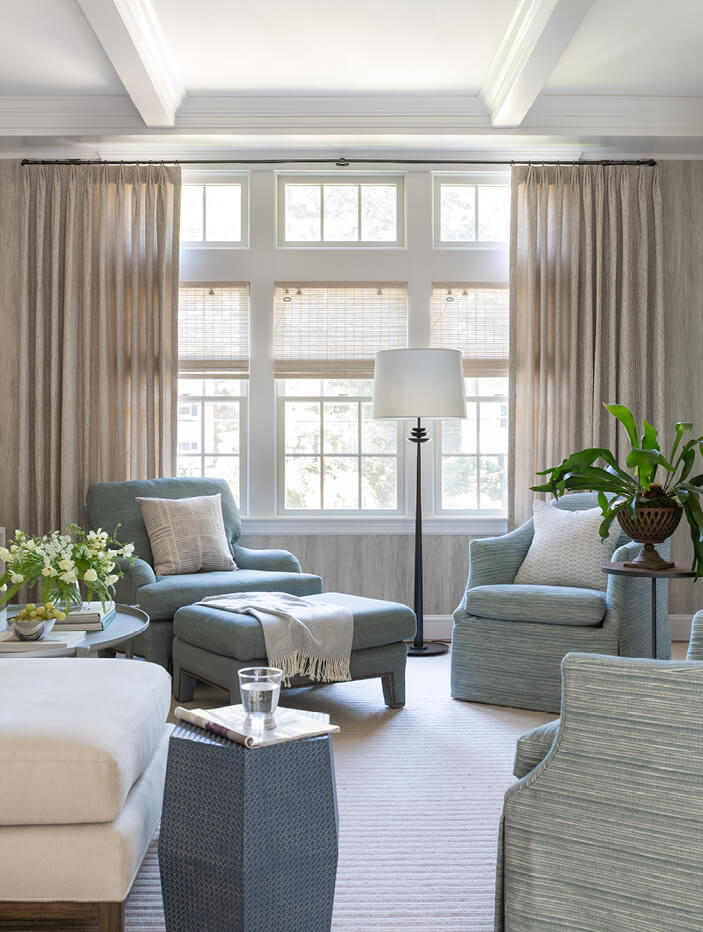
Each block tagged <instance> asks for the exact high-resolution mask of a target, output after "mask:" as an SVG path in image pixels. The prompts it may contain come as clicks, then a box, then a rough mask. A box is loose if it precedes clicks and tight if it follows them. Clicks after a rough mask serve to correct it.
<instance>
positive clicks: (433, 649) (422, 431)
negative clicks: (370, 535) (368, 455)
mask: <svg viewBox="0 0 703 932" xmlns="http://www.w3.org/2000/svg"><path fill="white" fill-rule="evenodd" d="M429 439H430V438H429V437H428V436H427V428H426V427H423V426H422V419H421V418H418V419H417V426H416V427H413V428H412V430H411V431H410V436H409V437H408V440H409V441H410V443H414V444H415V445H416V447H417V462H416V467H415V618H416V619H417V626H416V628H415V638H414V640H413V644H412V647H409V648H408V656H409V657H429V656H432V655H437V654H446V653H447V651H448V650H449V647H448V645H447V644H443V643H442V642H441V641H431V642H428V643H425V640H424V617H423V595H422V444H423V443H427V441H428V440H429Z"/></svg>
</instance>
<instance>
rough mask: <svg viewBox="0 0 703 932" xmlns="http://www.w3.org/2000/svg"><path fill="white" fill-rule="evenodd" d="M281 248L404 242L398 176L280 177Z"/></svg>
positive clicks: (401, 189) (401, 184)
mask: <svg viewBox="0 0 703 932" xmlns="http://www.w3.org/2000/svg"><path fill="white" fill-rule="evenodd" d="M277 196H278V245H279V246H307V247H308V248H309V247H311V246H315V247H317V246H325V247H329V246H332V247H334V246H367V247H375V248H378V247H383V246H403V245H405V187H404V178H403V176H402V175H395V176H393V175H379V176H376V177H372V176H367V175H352V176H349V175H344V176H340V175H339V174H337V175H334V176H306V175H279V176H278V194H277Z"/></svg>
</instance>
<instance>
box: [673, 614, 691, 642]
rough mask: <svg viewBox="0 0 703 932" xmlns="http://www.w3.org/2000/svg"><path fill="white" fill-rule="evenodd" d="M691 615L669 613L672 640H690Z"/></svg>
mask: <svg viewBox="0 0 703 932" xmlns="http://www.w3.org/2000/svg"><path fill="white" fill-rule="evenodd" d="M692 623H693V615H669V630H670V631H671V640H672V641H690V640H691V624H692Z"/></svg>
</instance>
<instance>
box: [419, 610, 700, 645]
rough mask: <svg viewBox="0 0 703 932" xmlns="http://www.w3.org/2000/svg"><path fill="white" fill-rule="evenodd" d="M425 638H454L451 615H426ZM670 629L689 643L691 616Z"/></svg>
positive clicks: (672, 618) (673, 621)
mask: <svg viewBox="0 0 703 932" xmlns="http://www.w3.org/2000/svg"><path fill="white" fill-rule="evenodd" d="M424 628H425V637H426V638H427V640H428V641H433V640H436V641H450V640H451V637H452V616H451V615H425V620H424ZM669 628H670V629H671V640H672V641H689V640H690V639H691V616H690V615H669Z"/></svg>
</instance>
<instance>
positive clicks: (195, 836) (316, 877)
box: [159, 725, 338, 932]
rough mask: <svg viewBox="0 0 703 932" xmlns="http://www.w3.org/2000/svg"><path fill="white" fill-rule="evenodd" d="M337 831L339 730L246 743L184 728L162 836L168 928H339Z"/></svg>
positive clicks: (214, 931) (173, 747)
mask: <svg viewBox="0 0 703 932" xmlns="http://www.w3.org/2000/svg"><path fill="white" fill-rule="evenodd" d="M337 837H338V815H337V797H336V790H335V779H334V762H333V758H332V742H331V740H330V737H329V735H324V736H321V737H317V738H307V739H300V740H298V741H289V742H286V743H285V744H276V745H272V746H271V747H263V748H245V747H243V746H242V745H239V744H236V743H234V742H232V741H228V740H227V739H225V738H219V737H217V736H215V735H212V734H210V733H209V732H205V731H203V730H201V729H199V728H196V727H194V726H190V725H188V726H186V725H180V726H178V727H177V728H176V729H175V731H174V733H173V736H172V737H171V741H170V746H169V756H168V765H167V769H166V785H165V790H164V803H163V813H162V821H161V835H160V839H159V863H160V869H161V884H162V889H163V900H164V914H165V918H166V929H167V930H168V932H194V930H196V929H197V930H198V932H329V929H330V926H331V923H332V906H333V903H334V887H335V879H336V874H337Z"/></svg>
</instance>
